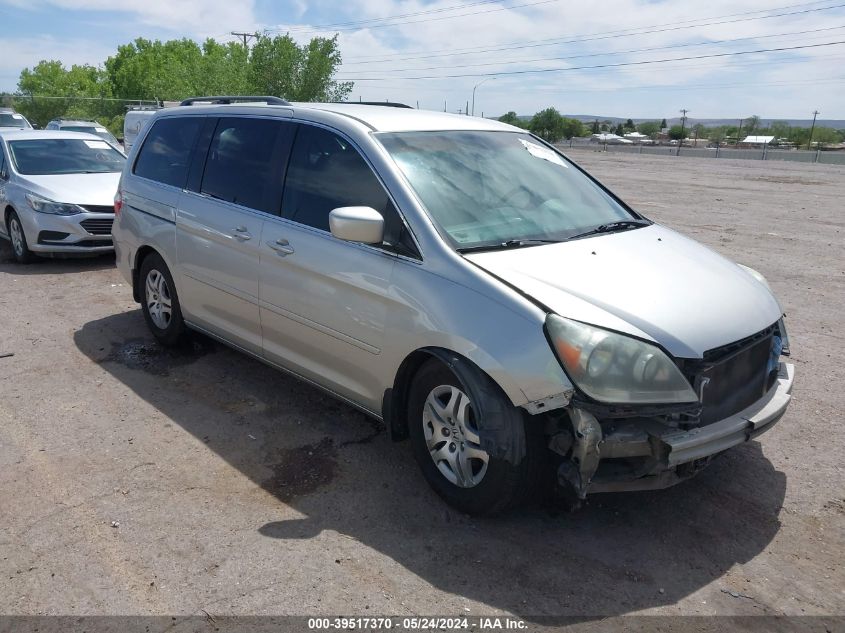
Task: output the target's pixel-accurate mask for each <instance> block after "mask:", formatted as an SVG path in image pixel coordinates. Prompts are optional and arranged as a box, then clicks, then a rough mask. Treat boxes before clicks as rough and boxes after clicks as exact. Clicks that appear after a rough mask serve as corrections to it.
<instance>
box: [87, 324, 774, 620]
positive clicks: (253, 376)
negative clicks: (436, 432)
mask: <svg viewBox="0 0 845 633" xmlns="http://www.w3.org/2000/svg"><path fill="white" fill-rule="evenodd" d="M74 336H75V342H76V345H77V346H78V348H79V349H80V350H81V351H82V352H83V353H85V354H86V355H87V356H89V357H90V358H91V359H93V360H94V361H95V362H98V363H100V365H101V366H102V368H103V369H104V370H105V371H107V372H109V373H110V374H112V375H113V376H114V377H116V378H117V379H118V380H120V381H121V382H122V383H124V384H125V385H126V386H128V387H129V388H130V389H132V391H134V392H135V393H136V394H137V395H138V396H140V397H141V398H143V399H144V400H146V401H147V402H149V403H150V404H152V405H153V406H154V407H156V408H157V409H158V410H159V411H161V412H162V413H163V414H164V415H166V416H167V417H169V418H170V419H172V420H173V421H174V422H175V423H177V424H179V425H181V426H182V427H184V428H185V429H186V430H187V431H189V432H190V433H192V434H193V435H194V436H196V437H197V438H200V439H201V440H203V441H204V442H206V445H207V446H208V450H210V451H215V452H217V453H218V454H219V455H220V456H221V457H222V458H224V459H225V460H226V461H227V462H228V463H230V464H231V465H232V466H234V467H235V468H237V469H238V470H239V471H240V472H241V473H243V475H244V476H246V477H248V478H250V479H251V480H252V481H254V482H256V483H257V484H259V485H260V486H262V487H263V488H264V489H265V490H267V491H268V492H270V493H272V494H273V495H275V497H276V498H277V499H278V503H279V504H288V505H290V506H293V507H294V508H295V509H296V510H298V511H299V512H300V513H302V514H303V515H305V516H306V517H307V518H304V519H298V520H292V521H284V522H278V521H272V520H268V521H267V522H266V523H265V524H262V525H255V529H256V530H257V531H259V532H260V533H261V534H262V535H264V536H265V537H267V538H272V539H307V538H310V537H312V536H314V535H316V534H319V533H320V532H321V531H322V530H327V529H329V530H335V531H337V532H339V533H341V534H344V535H347V536H349V537H352V538H354V539H357V540H359V541H360V542H362V543H364V544H365V545H367V546H368V547H370V548H373V549H374V550H376V551H378V552H380V553H382V554H383V555H385V556H388V557H390V558H391V559H392V560H394V561H396V563H398V564H400V565H402V566H403V567H405V568H406V569H407V570H409V571H410V572H412V573H413V574H416V575H418V576H419V577H421V578H422V579H424V580H425V581H426V582H428V583H430V584H431V585H433V586H434V587H436V588H438V589H440V590H443V591H446V592H449V593H452V594H457V595H462V596H465V597H467V598H469V599H472V600H477V601H480V602H482V603H485V604H487V605H490V606H491V607H495V608H499V609H505V610H508V611H511V612H513V613H516V614H518V615H520V616H522V617H524V618H527V619H531V618H532V617H533V616H536V617H540V616H598V615H618V614H624V613H629V612H631V611H637V610H641V609H646V608H649V607H655V606H660V605H665V604H674V603H675V602H677V601H678V600H680V599H681V598H684V597H685V596H687V595H689V594H690V593H692V592H694V591H696V590H698V589H700V588H701V587H703V586H705V585H707V584H709V583H711V582H713V581H714V580H717V579H719V578H720V577H721V576H722V575H723V574H724V572H725V571H726V570H728V569H729V568H730V567H732V566H733V565H735V564H738V563H739V564H741V563H744V562H746V561H748V560H750V559H752V558H753V557H755V556H756V555H758V554H759V553H760V552H761V551H762V550H764V548H766V546H767V545H768V544H769V543H770V542H771V540H772V539H773V537H774V536H775V534H776V533H777V531H778V528H779V526H780V523H779V520H778V514H779V511H780V509H781V506H782V503H783V499H784V494H785V488H786V479H785V476H784V475H783V473H781V472H778V471H775V470H774V468H773V467H772V464H771V463H770V462H769V461H768V460H767V459H766V458H765V457H764V456H763V454H762V451H761V449H760V445H759V444H758V443H756V442H752V443H749V444H747V445H745V446H742V447H738V448H737V449H734V450H733V451H730V452H729V453H727V454H726V455H724V456H723V457H722V458H721V459H718V460H716V461H715V462H714V463H713V464H712V466H711V467H710V468H708V469H707V470H705V471H704V472H703V473H701V474H700V475H699V476H698V477H697V478H694V479H693V480H691V481H689V482H686V483H684V484H681V485H680V486H677V487H675V488H672V489H669V490H666V491H661V492H653V493H637V494H627V495H603V496H597V497H593V498H591V500H590V501H589V503H588V504H587V506H586V507H585V508H583V509H582V510H580V511H579V512H576V513H573V514H561V515H558V516H553V515H551V514H549V513H547V512H544V511H541V510H531V511H524V512H521V513H517V514H514V515H512V516H508V517H504V518H499V519H493V520H479V519H472V518H469V517H466V516H463V515H459V514H457V513H455V512H453V511H451V510H449V509H448V508H447V507H446V506H445V505H444V504H443V503H442V502H441V501H440V500H439V499H438V498H437V497H436V496H435V495H434V494H433V493H432V492H431V491H430V490H429V488H428V487H427V485H426V483H425V482H424V480H423V479H422V477H421V476H420V475H419V474H418V471H417V468H416V465H415V464H414V463H413V461H412V458H411V454H410V450H409V448H408V446H407V445H406V444H394V443H392V442H391V441H390V439H389V437H388V436H387V433H386V432H385V431H384V429H383V428H382V427H381V426H380V425H378V424H376V423H374V422H372V421H370V420H368V419H367V418H365V417H364V416H363V415H361V414H360V413H358V412H357V411H355V410H353V409H351V408H349V407H347V406H345V405H343V404H339V403H338V402H336V401H334V400H332V399H330V398H328V397H327V396H324V395H323V394H322V393H320V392H318V391H316V390H314V389H312V388H310V387H308V386H305V385H303V384H302V383H300V382H298V381H296V380H294V379H292V378H289V377H287V376H286V375H284V374H282V373H280V372H278V371H275V370H273V369H271V368H269V367H266V366H264V365H263V364H261V363H259V362H257V361H254V360H252V359H250V358H247V357H245V356H243V355H241V354H238V353H236V352H233V351H231V350H229V349H227V348H225V347H223V346H220V345H218V344H216V343H213V342H211V341H209V340H208V339H205V338H202V337H197V338H196V339H195V340H194V342H192V343H191V344H190V345H188V346H187V347H186V348H185V349H181V350H177V351H170V350H164V349H162V348H160V347H158V345H157V344H156V343H154V342H153V340H152V339H151V338H150V337H149V335H148V334H147V332H146V328H145V326H144V322H143V319H142V317H141V314H140V311H134V312H129V313H123V314H118V315H115V316H111V317H107V318H104V319H101V320H98V321H92V322H90V323H88V324H86V325H85V326H84V327H83V328H82V329H81V330H79V331H77V332H76V333H75V335H74ZM164 377H167V378H166V379H165V378H164ZM245 402H246V406H245V405H244V403H245ZM244 425H249V433H250V434H253V435H254V436H257V440H258V441H259V442H260V449H256V448H255V447H256V443H255V441H252V440H250V439H247V436H246V433H247V432H246V430H245V429H244ZM250 442H252V443H251V444H250ZM271 516H272V514H271ZM434 607H436V605H433V608H434Z"/></svg>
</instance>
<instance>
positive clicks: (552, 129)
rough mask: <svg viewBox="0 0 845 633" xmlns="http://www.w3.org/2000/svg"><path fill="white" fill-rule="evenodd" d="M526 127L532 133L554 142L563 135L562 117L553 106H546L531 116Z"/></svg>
mask: <svg viewBox="0 0 845 633" xmlns="http://www.w3.org/2000/svg"><path fill="white" fill-rule="evenodd" d="M528 129H529V130H531V133H532V134H536V135H537V136H539V137H540V138H542V139H544V140H546V141H548V142H549V143H554V142H555V141H559V140H560V139H562V138H563V136H564V119H563V117H562V116H561V115H560V113H559V112H558V111H557V110H555V109H554V108H546V109H545V110H541V111H540V112H538V113H537V114H535V115H534V116H533V117H531V121H530V122H529V123H528Z"/></svg>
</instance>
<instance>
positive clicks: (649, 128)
mask: <svg viewBox="0 0 845 633" xmlns="http://www.w3.org/2000/svg"><path fill="white" fill-rule="evenodd" d="M637 127H638V131H639V133H640V134H645V135H646V136H648V137H649V138H651V139H652V140H657V135H658V134H660V124H659V123H658V122H657V121H644V122H643V123H640V124H639V125H638V126H637Z"/></svg>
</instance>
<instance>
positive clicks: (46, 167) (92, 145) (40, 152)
mask: <svg viewBox="0 0 845 633" xmlns="http://www.w3.org/2000/svg"><path fill="white" fill-rule="evenodd" d="M9 150H10V151H9V154H10V156H11V158H12V162H13V163H14V165H15V169H16V170H17V171H18V173H19V174H24V175H28V176H48V175H55V174H91V173H97V174H99V173H107V172H116V171H121V170H122V169H123V165H124V163H125V162H126V158H125V157H124V156H123V154H121V153H120V152H118V151H117V150H116V149H114V148H113V147H112V146H111V145H109V144H108V143H106V142H105V141H101V140H99V139H91V140H88V139H76V138H73V139H69V138H40V139H30V140H20V141H11V142H10V143H9Z"/></svg>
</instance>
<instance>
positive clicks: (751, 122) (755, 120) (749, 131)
mask: <svg viewBox="0 0 845 633" xmlns="http://www.w3.org/2000/svg"><path fill="white" fill-rule="evenodd" d="M759 127H760V117H758V116H757V115H756V114H752V115H751V116H750V117H748V118H747V119H745V135H746V136H754V132H756V131H757V130H758V129H759ZM740 140H742V139H740Z"/></svg>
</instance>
